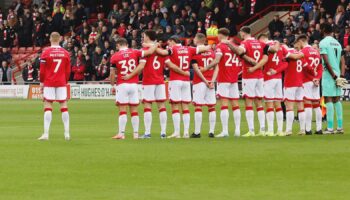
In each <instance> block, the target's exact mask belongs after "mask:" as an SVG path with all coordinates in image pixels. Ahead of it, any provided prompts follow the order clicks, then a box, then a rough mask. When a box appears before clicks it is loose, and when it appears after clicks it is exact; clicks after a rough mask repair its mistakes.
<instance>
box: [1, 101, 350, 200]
mask: <svg viewBox="0 0 350 200" xmlns="http://www.w3.org/2000/svg"><path fill="white" fill-rule="evenodd" d="M69 106H70V116H71V135H72V141H69V142H66V141H64V140H63V125H62V122H61V116H60V112H59V109H58V106H57V105H55V109H54V115H53V121H52V125H51V135H50V141H48V142H39V141H37V140H36V138H37V137H39V136H40V134H41V133H42V119H43V116H42V103H41V102H40V101H34V100H33V101H29V100H6V99H5V100H4V99H3V100H0V133H1V134H0V156H1V161H0V162H1V164H0V199H6V200H12V199H16V200H18V199H36V200H38V199H50V200H51V199H53V200H55V199H60V200H61V199H74V200H75V199H77V200H78V199H84V200H85V199H123V200H141V199H145V200H157V199H162V200H165V199H174V200H175V199H176V200H178V199H180V200H183V199H191V200H193V199H220V200H223V199H269V200H272V199H293V200H295V199H308V200H310V199H317V200H320V199H337V200H339V199H349V197H350V190H349V188H350V181H349V177H350V169H349V167H350V148H349V144H350V135H347V134H345V135H330V136H315V135H313V136H302V137H300V136H292V137H282V138H281V137H275V138H233V137H230V138H225V139H209V138H207V137H206V132H205V131H203V133H205V134H204V136H205V137H203V138H201V139H190V140H185V139H177V140H175V139H173V140H170V139H167V140H161V139H160V138H159V133H158V132H159V119H158V114H157V112H154V115H153V128H152V130H155V131H154V132H153V138H152V139H150V140H138V141H135V140H132V139H131V135H130V131H131V126H130V119H129V121H128V126H127V131H128V135H127V136H128V137H127V139H126V140H125V141H115V140H112V139H110V138H111V136H113V135H114V134H115V132H116V130H117V109H116V108H115V106H114V104H113V101H88V100H84V101H83V100H73V101H70V103H69ZM349 109H350V103H347V102H346V103H344V118H345V120H344V127H345V129H346V130H348V129H349V127H350V122H349V119H350V112H349ZM169 110H170V109H169ZM169 113H170V112H169ZM140 116H142V112H141V109H140ZM191 117H192V116H191ZM203 119H204V121H205V122H204V123H203V130H208V123H207V122H206V121H207V120H208V118H207V115H206V114H204V115H203ZM219 121H220V119H219V115H218V116H217V122H218V123H217V129H216V130H217V133H218V132H219V131H220V130H221V125H220V123H219ZM140 124H141V130H140V131H141V132H142V130H143V123H142V117H141V118H140ZM232 124H233V118H232V115H231V117H230V131H231V133H232V130H233V126H232ZM295 128H297V124H295ZM192 130H193V118H192V120H191V131H192ZM246 131H247V124H246V122H245V117H244V112H242V133H245V132H246ZM170 133H172V120H171V116H170V115H168V135H169V134H170ZM231 135H232V134H231Z"/></svg>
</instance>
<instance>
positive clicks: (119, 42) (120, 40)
mask: <svg viewBox="0 0 350 200" xmlns="http://www.w3.org/2000/svg"><path fill="white" fill-rule="evenodd" d="M115 43H116V45H117V49H121V48H128V41H127V40H126V39H125V38H118V39H117V41H116V42H115Z"/></svg>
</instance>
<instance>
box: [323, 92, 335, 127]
mask: <svg viewBox="0 0 350 200" xmlns="http://www.w3.org/2000/svg"><path fill="white" fill-rule="evenodd" d="M324 101H325V103H326V108H327V129H326V130H325V131H324V134H333V133H334V105H333V98H332V97H327V96H325V97H324Z"/></svg>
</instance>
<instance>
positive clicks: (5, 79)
mask: <svg viewBox="0 0 350 200" xmlns="http://www.w3.org/2000/svg"><path fill="white" fill-rule="evenodd" d="M10 72H11V70H10V69H9V66H8V62H7V61H2V63H1V68H0V81H1V83H3V84H4V85H10V84H11V83H10V81H11V79H10Z"/></svg>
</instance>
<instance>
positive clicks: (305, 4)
mask: <svg viewBox="0 0 350 200" xmlns="http://www.w3.org/2000/svg"><path fill="white" fill-rule="evenodd" d="M313 5H314V3H313V2H312V1H310V0H305V1H304V2H303V3H302V4H301V7H302V8H303V9H304V10H305V12H306V13H309V12H310V11H311V10H312V8H313Z"/></svg>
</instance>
